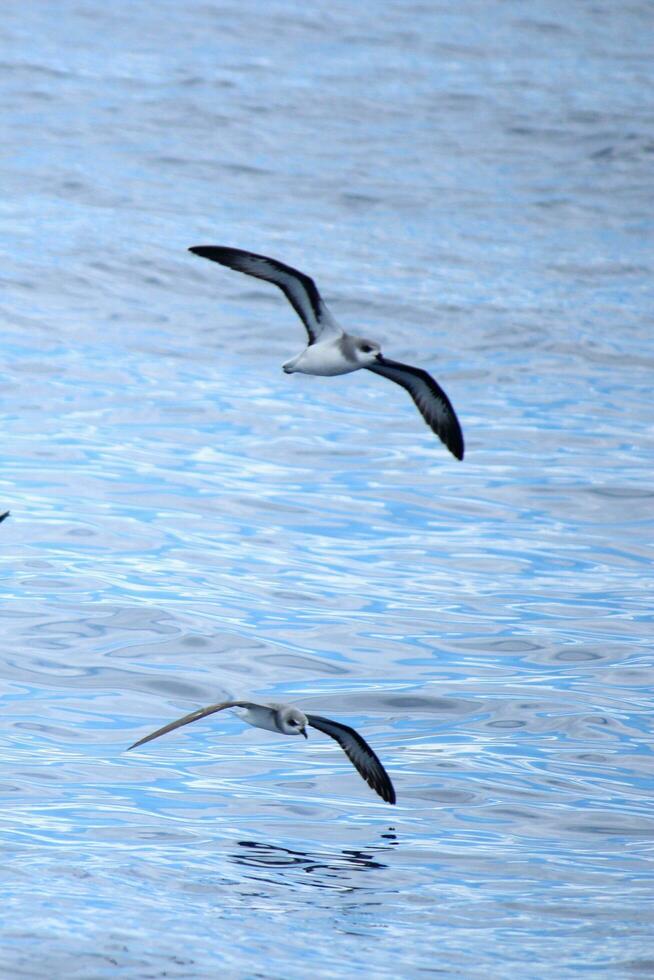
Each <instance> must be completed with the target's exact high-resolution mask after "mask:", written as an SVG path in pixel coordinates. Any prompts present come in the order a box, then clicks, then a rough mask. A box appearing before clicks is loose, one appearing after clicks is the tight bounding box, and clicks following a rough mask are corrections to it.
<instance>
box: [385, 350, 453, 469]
mask: <svg viewBox="0 0 654 980" xmlns="http://www.w3.org/2000/svg"><path fill="white" fill-rule="evenodd" d="M367 370H368V371H374V373H375V374H381V375H382V377H384V378H389V380H390V381H395V383H396V384H398V385H402V387H403V388H405V389H406V390H407V391H408V392H409V394H410V395H411V397H412V398H413V400H414V402H415V403H416V406H417V408H418V411H419V412H420V414H421V415H422V417H423V419H424V420H425V422H426V423H427V425H428V426H429V427H430V428H431V430H432V432H435V433H436V435H437V436H438V437H439V438H440V439H441V441H442V442H444V443H445V445H446V446H447V448H448V449H449V450H450V452H451V453H452V454H453V455H454V456H456V458H457V459H463V433H462V432H461V426H460V425H459V420H458V418H457V417H456V413H455V411H454V409H453V408H452V403H451V402H450V399H449V398H448V397H447V395H446V394H445V392H444V391H443V389H442V388H441V386H440V385H439V384H437V383H436V382H435V381H434V379H433V378H432V376H431V374H428V373H427V371H423V370H422V368H415V367H411V366H410V365H408V364H400V362H399V361H388V360H387V359H386V358H385V357H380V359H379V360H378V361H376V362H375V364H371V365H369V366H368V368H367Z"/></svg>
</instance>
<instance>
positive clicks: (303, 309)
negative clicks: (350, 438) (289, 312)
mask: <svg viewBox="0 0 654 980" xmlns="http://www.w3.org/2000/svg"><path fill="white" fill-rule="evenodd" d="M189 252H193V253H194V255H200V256H202V258H204V259H211V261H212V262H219V263H220V265H226V266H228V268H230V269H235V270H236V271H237V272H244V273H245V274H246V275H248V276H254V277H255V278H256V279H265V280H266V282H272V283H274V284H275V286H278V287H279V288H280V289H281V291H282V292H283V293H284V295H285V296H286V299H287V300H288V301H289V303H290V304H291V306H292V307H293V309H294V310H295V312H296V313H297V315H298V316H299V318H300V319H301V320H302V323H303V324H304V326H305V327H306V330H307V333H308V335H309V343H308V345H307V347H306V349H305V350H303V351H302V353H301V354H298V355H297V357H294V358H292V359H291V360H290V361H287V362H286V364H284V365H283V368H284V371H286V373H287V374H293V373H294V372H295V371H298V372H300V373H302V374H317V375H321V376H323V377H329V376H331V375H336V374H349V373H350V372H351V371H358V370H359V369H360V368H366V369H367V370H368V371H373V372H374V373H375V374H381V375H382V377H384V378H388V379H389V380H390V381H395V382H396V384H399V385H402V387H403V388H405V389H406V390H407V391H408V392H409V394H410V395H411V397H412V398H413V400H414V402H415V403H416V406H417V407H418V410H419V412H420V414H421V415H422V417H423V419H424V420H425V422H426V423H427V425H428V426H429V427H430V428H431V429H432V431H433V432H435V433H436V435H437V436H439V438H440V439H441V440H442V441H443V442H444V443H445V445H446V446H447V448H448V449H449V450H450V452H451V453H452V454H453V455H454V456H456V458H457V459H463V433H462V432H461V426H460V425H459V420H458V418H457V417H456V413H455V411H454V409H453V408H452V405H451V403H450V400H449V398H448V397H447V395H446V394H445V392H444V391H443V389H442V388H441V387H440V385H439V384H437V382H436V381H434V379H433V378H432V376H431V375H430V374H428V372H427V371H423V370H422V368H415V367H411V366H410V365H408V364H400V362H399V361H389V360H388V359H387V358H386V357H384V355H383V354H382V352H381V348H380V346H379V344H377V343H375V341H374V340H366V339H365V337H355V336H354V334H349V333H345V331H344V330H342V329H341V327H339V325H338V324H337V322H336V320H335V319H334V318H333V316H332V315H331V313H330V312H329V310H328V309H327V307H326V305H325V303H324V302H323V299H322V297H321V295H320V293H319V292H318V289H317V287H316V284H315V282H314V281H313V279H310V278H309V276H305V275H304V273H302V272H298V271H297V269H292V268H291V266H290V265H284V263H283V262H278V261H277V260H276V259H269V258H267V257H266V256H265V255H256V254H255V253H254V252H244V251H243V250H242V249H240V248H224V247H223V246H221V245H195V246H194V247H193V248H190V249H189Z"/></svg>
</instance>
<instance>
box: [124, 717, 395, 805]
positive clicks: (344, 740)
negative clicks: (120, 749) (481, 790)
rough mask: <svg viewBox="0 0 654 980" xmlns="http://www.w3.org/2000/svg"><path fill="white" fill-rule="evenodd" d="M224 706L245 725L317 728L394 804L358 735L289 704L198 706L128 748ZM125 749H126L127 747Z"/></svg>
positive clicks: (285, 731)
mask: <svg viewBox="0 0 654 980" xmlns="http://www.w3.org/2000/svg"><path fill="white" fill-rule="evenodd" d="M224 708H242V709H243V713H242V714H241V717H242V719H243V721H245V722H247V724H248V725H253V726H254V727H255V728H265V729H266V731H269V732H277V733H279V734H281V735H304V737H305V738H308V736H307V725H310V726H311V727H312V728H317V729H318V731H320V732H324V733H325V735H329V736H330V737H331V738H333V739H335V740H336V741H337V742H338V744H339V745H340V747H341V748H342V749H343V751H344V752H345V754H346V756H347V757H348V759H349V760H350V762H351V763H352V765H353V766H354V768H355V769H356V770H357V772H358V773H359V775H360V776H362V777H363V778H364V779H365V781H366V782H367V783H368V785H369V786H370V787H371V788H372V789H374V791H375V793H377V794H378V795H379V796H381V798H382V800H385V801H386V803H395V790H394V788H393V784H392V783H391V781H390V779H389V776H388V773H387V772H386V770H385V769H384V767H383V766H382V764H381V762H380V761H379V759H378V758H377V756H376V755H375V753H374V752H373V750H372V749H371V748H370V746H369V745H368V743H367V742H366V740H365V739H364V738H363V737H362V736H361V735H359V733H358V732H356V731H355V730H354V729H353V728H349V727H348V726H347V725H342V724H341V723H340V722H339V721H331V719H329V718H322V717H321V716H320V715H307V714H304V713H303V712H302V711H300V710H299V709H298V708H294V707H292V705H290V704H254V703H253V702H252V701H221V702H220V703H219V704H210V705H209V707H208V708H198V710H197V711H192V712H191V713H190V714H189V715H184V717H183V718H178V719H177V721H171V722H170V723H169V724H168V725H164V726H163V728H158V729H157V731H156V732H152V733H151V734H150V735H146V736H145V737H144V738H141V739H139V740H138V742H134V744H133V745H130V747H129V748H130V749H135V748H137V746H139V745H144V744H145V743H146V742H151V741H152V739H153V738H159V736H160V735H165V734H166V733H167V732H172V731H174V730H175V728H181V727H182V725H188V724H189V723H190V722H192V721H198V719H200V718H206V717H207V715H212V714H213V713H214V712H215V711H222V710H223V709H224ZM128 751H129V749H128Z"/></svg>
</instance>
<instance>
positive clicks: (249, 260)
mask: <svg viewBox="0 0 654 980" xmlns="http://www.w3.org/2000/svg"><path fill="white" fill-rule="evenodd" d="M189 252H193V254H194V255H200V256H202V258H203V259H211V261H212V262H218V263H220V265H226V266H227V267H228V268H230V269H235V270H236V271H237V272H244V273H245V275H247V276H254V277H255V279H265V281H266V282H272V283H274V285H275V286H278V287H279V288H280V289H281V291H282V292H283V294H284V296H285V297H286V299H287V300H288V301H289V303H290V304H291V306H292V307H293V309H294V310H295V312H296V313H297V315H298V316H299V318H300V320H302V323H303V324H304V326H305V327H306V328H307V333H308V334H309V346H311V344H315V343H316V341H317V340H319V339H320V338H321V337H322V338H323V339H324V338H325V335H326V334H328V333H329V334H332V335H337V336H338V335H340V334H342V332H343V331H342V330H341V328H340V327H339V326H338V324H337V323H336V321H335V320H334V318H333V317H332V315H331V313H330V312H329V310H328V309H327V307H326V306H325V303H324V302H323V299H322V297H321V295H320V293H319V292H318V288H317V286H316V284H315V282H314V281H313V279H311V278H310V277H309V276H305V275H304V273H303V272H298V270H297V269H293V268H291V266H290V265H284V263H283V262H278V261H277V260H276V259H269V258H267V256H265V255H256V254H255V253H254V252H244V251H243V250H242V249H240V248H225V247H224V246H222V245H194V246H193V248H189Z"/></svg>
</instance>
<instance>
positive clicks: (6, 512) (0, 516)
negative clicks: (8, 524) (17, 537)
mask: <svg viewBox="0 0 654 980" xmlns="http://www.w3.org/2000/svg"><path fill="white" fill-rule="evenodd" d="M9 513H10V511H8V510H6V511H5V512H4V514H0V523H2V521H4V520H6V519H7V518H8V517H9Z"/></svg>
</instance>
